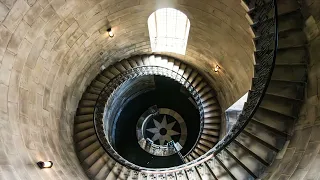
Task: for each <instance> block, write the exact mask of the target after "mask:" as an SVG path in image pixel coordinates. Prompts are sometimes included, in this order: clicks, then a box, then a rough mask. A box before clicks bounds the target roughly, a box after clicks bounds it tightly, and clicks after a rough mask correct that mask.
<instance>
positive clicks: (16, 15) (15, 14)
mask: <svg viewBox="0 0 320 180" xmlns="http://www.w3.org/2000/svg"><path fill="white" fill-rule="evenodd" d="M29 8H30V6H29V5H28V4H27V3H26V2H25V1H24V0H17V1H16V3H15V4H14V6H13V7H12V9H11V11H10V12H9V14H8V15H7V17H6V19H5V20H4V21H3V25H4V26H6V27H7V28H8V29H9V30H10V31H11V32H13V31H14V30H15V29H16V27H17V26H18V24H19V23H20V21H21V20H22V18H23V16H24V15H25V14H26V13H27V11H28V10H29Z"/></svg>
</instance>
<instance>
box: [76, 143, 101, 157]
mask: <svg viewBox="0 0 320 180" xmlns="http://www.w3.org/2000/svg"><path fill="white" fill-rule="evenodd" d="M99 148H101V145H100V142H99V141H95V142H94V143H92V144H90V145H89V146H88V147H86V148H84V149H83V150H81V151H79V152H78V157H79V159H81V160H82V161H84V160H85V159H87V158H88V157H89V156H90V155H92V154H93V153H94V152H95V151H96V150H98V149H99Z"/></svg>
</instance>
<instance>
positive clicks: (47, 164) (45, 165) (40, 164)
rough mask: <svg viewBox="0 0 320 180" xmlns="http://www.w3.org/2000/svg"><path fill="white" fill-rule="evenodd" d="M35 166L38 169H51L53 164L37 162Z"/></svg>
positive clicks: (50, 162)
mask: <svg viewBox="0 0 320 180" xmlns="http://www.w3.org/2000/svg"><path fill="white" fill-rule="evenodd" d="M37 165H38V166H39V168H40V169H43V168H51V167H52V166H53V162H52V161H45V162H43V161H39V162H37Z"/></svg>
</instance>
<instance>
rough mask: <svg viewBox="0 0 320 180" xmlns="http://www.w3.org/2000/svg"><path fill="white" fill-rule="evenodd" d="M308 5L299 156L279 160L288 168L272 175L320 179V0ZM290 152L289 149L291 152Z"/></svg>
mask: <svg viewBox="0 0 320 180" xmlns="http://www.w3.org/2000/svg"><path fill="white" fill-rule="evenodd" d="M302 2H303V3H304V4H305V6H304V7H303V9H302V10H303V11H304V12H305V13H304V14H305V17H304V18H305V27H304V32H305V34H306V36H307V38H308V40H309V45H308V49H309V55H310V56H309V57H310V59H309V60H310V61H309V63H308V84H307V86H306V89H305V93H306V94H305V100H304V103H303V105H302V108H301V112H300V117H299V119H298V120H297V122H296V126H295V131H294V134H293V136H292V138H291V141H290V144H289V146H288V147H289V148H290V149H294V150H295V151H296V152H295V154H297V155H298V154H299V156H296V158H292V159H290V161H289V163H290V164H288V162H284V161H283V160H281V161H279V166H284V167H286V169H287V170H285V171H281V173H277V174H276V173H274V172H273V171H272V170H269V172H270V173H271V174H272V175H271V176H270V177H272V178H269V179H281V178H282V177H284V176H286V177H287V179H290V180H302V179H306V180H317V179H319V178H320V171H319V167H320V133H319V132H320V126H319V122H320V116H319V115H320V114H319V110H320V109H319V107H320V99H319V98H320V89H319V88H320V80H319V79H320V53H319V49H320V33H319V27H320V26H319V25H320V13H319V12H320V11H319V9H320V1H317V0H303V1H302ZM287 153H288V152H286V154H287Z"/></svg>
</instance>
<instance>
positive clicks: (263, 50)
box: [124, 0, 278, 174]
mask: <svg viewBox="0 0 320 180" xmlns="http://www.w3.org/2000/svg"><path fill="white" fill-rule="evenodd" d="M255 4H256V5H261V6H262V5H263V6H269V7H267V8H264V9H263V11H261V12H258V13H259V14H258V15H259V17H258V21H259V22H263V21H265V20H267V19H268V18H269V17H268V13H269V12H270V11H273V18H272V20H273V21H272V23H271V24H272V25H273V26H272V27H270V26H271V25H270V22H269V26H265V27H264V29H263V31H262V32H263V33H262V34H261V37H266V39H264V41H263V42H262V43H261V44H256V47H257V46H260V47H259V48H260V50H259V51H257V52H256V54H257V55H258V56H259V57H260V58H261V59H259V58H257V59H258V60H260V62H258V63H257V66H256V69H255V70H256V72H259V73H258V74H257V76H258V77H256V79H255V80H254V81H253V87H252V89H253V91H249V95H248V100H247V103H245V106H244V108H243V111H242V114H241V115H240V116H239V119H238V121H237V122H236V124H235V125H234V126H233V127H232V129H231V130H230V131H229V132H228V133H227V135H226V136H225V137H224V138H223V139H222V140H220V141H219V142H218V143H217V144H216V145H215V146H214V147H213V148H212V149H211V150H209V151H208V152H207V153H205V154H204V155H202V156H201V157H199V158H197V159H196V160H193V161H191V162H188V163H186V164H183V165H180V166H176V167H170V168H158V169H155V168H144V167H140V166H137V165H134V164H132V163H129V164H124V165H125V166H127V167H129V168H131V169H134V170H137V171H141V172H144V173H152V174H165V173H172V172H177V171H185V170H186V169H189V168H192V167H194V166H197V165H199V164H202V163H204V162H206V161H208V160H210V159H211V158H214V157H215V156H217V155H218V154H219V153H220V152H221V151H222V150H223V149H225V148H226V147H227V146H228V145H229V144H230V143H231V142H232V141H233V140H234V139H235V138H236V137H237V136H238V135H239V134H240V133H241V132H242V131H243V129H244V128H245V127H246V125H247V124H248V123H249V121H250V120H251V118H252V117H253V115H254V114H255V112H256V111H257V109H258V107H259V106H260V104H261V102H262V99H263V97H264V95H265V93H266V91H267V88H268V85H269V82H270V80H271V76H272V72H273V69H274V66H275V60H276V55H277V48H278V11H277V0H272V1H271V2H270V3H269V4H268V3H265V1H264V0H256V1H255ZM268 8H270V11H268ZM271 28H274V32H273V33H270V30H271ZM264 33H265V34H264ZM272 43H274V47H273V48H272V49H270V46H271V44H272Z"/></svg>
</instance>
